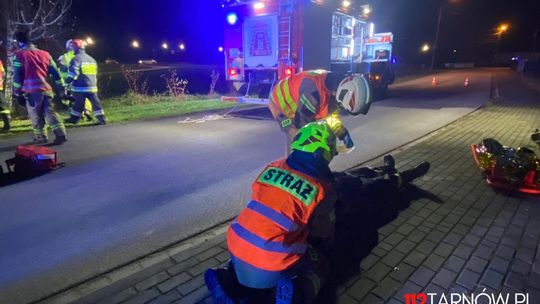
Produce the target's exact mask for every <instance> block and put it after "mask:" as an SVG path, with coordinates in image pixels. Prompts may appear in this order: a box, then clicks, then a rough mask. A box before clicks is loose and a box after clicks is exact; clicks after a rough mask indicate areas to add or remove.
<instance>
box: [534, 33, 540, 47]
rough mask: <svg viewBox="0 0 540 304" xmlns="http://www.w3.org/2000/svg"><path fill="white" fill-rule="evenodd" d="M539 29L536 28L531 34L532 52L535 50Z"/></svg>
mask: <svg viewBox="0 0 540 304" xmlns="http://www.w3.org/2000/svg"><path fill="white" fill-rule="evenodd" d="M539 31H540V30H539V29H536V30H535V31H534V35H533V52H536V43H537V42H538V32H539Z"/></svg>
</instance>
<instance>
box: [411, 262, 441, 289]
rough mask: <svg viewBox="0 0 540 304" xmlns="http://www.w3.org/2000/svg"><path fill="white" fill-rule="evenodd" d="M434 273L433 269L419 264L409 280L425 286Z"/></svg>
mask: <svg viewBox="0 0 540 304" xmlns="http://www.w3.org/2000/svg"><path fill="white" fill-rule="evenodd" d="M434 275H435V272H434V271H432V270H430V269H428V268H426V267H423V266H421V267H419V268H418V269H417V270H416V271H415V272H414V273H413V274H412V276H411V277H410V279H409V280H410V281H411V282H413V283H416V284H417V285H420V286H426V285H427V284H428V282H429V281H430V280H431V278H432V277H433V276H434Z"/></svg>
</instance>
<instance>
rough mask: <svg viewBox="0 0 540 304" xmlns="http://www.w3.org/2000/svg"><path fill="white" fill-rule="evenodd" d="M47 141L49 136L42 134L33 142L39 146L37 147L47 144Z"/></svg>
mask: <svg viewBox="0 0 540 304" xmlns="http://www.w3.org/2000/svg"><path fill="white" fill-rule="evenodd" d="M47 141H48V140H47V136H45V135H41V134H40V135H35V136H34V139H33V140H32V142H33V143H34V144H37V145H39V144H46V143H47Z"/></svg>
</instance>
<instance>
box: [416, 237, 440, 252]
mask: <svg viewBox="0 0 540 304" xmlns="http://www.w3.org/2000/svg"><path fill="white" fill-rule="evenodd" d="M435 247H437V243H434V242H432V241H430V240H427V239H425V240H423V241H422V242H421V243H420V244H418V246H416V250H418V251H420V252H423V253H425V254H429V253H431V251H433V249H435Z"/></svg>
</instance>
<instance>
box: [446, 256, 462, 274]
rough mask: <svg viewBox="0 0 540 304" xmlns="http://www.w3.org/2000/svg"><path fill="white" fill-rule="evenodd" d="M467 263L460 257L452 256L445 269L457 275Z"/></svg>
mask: <svg viewBox="0 0 540 304" xmlns="http://www.w3.org/2000/svg"><path fill="white" fill-rule="evenodd" d="M465 262H466V260H464V259H462V258H460V257H458V256H450V257H449V258H448V260H446V264H445V265H444V267H445V268H448V269H450V270H451V271H453V272H455V273H459V272H460V271H461V269H462V268H463V266H464V265H465Z"/></svg>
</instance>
